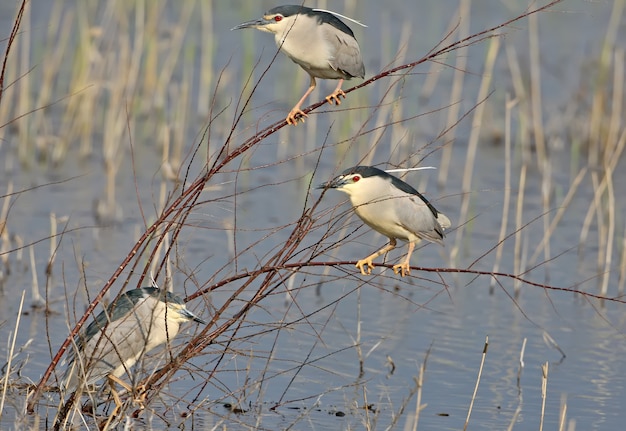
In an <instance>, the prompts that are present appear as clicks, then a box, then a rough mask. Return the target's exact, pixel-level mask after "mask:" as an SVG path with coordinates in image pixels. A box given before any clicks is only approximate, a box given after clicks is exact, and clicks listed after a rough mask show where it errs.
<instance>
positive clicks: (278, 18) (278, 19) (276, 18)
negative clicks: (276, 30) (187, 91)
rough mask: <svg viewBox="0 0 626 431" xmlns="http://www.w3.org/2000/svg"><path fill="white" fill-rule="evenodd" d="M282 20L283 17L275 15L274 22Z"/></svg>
mask: <svg viewBox="0 0 626 431" xmlns="http://www.w3.org/2000/svg"><path fill="white" fill-rule="evenodd" d="M282 20H283V17H282V16H280V15H276V16H275V17H274V21H276V22H279V21H282Z"/></svg>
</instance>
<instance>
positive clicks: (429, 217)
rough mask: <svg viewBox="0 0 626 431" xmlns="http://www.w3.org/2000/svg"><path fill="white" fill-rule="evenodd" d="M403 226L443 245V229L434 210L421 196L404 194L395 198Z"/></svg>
mask: <svg viewBox="0 0 626 431" xmlns="http://www.w3.org/2000/svg"><path fill="white" fill-rule="evenodd" d="M392 202H393V205H395V210H396V213H397V214H398V218H399V220H400V223H401V224H402V226H403V227H404V228H405V229H407V230H408V231H410V232H412V233H413V234H414V235H415V236H416V237H418V238H420V239H425V240H427V241H430V242H434V243H437V244H441V245H443V241H442V239H443V236H444V234H443V229H442V227H441V225H440V224H439V222H438V221H437V219H435V216H434V215H433V213H432V211H431V210H430V208H429V207H428V205H426V203H424V201H423V200H422V199H420V197H419V196H416V195H406V194H405V195H403V197H402V198H399V199H393V200H392Z"/></svg>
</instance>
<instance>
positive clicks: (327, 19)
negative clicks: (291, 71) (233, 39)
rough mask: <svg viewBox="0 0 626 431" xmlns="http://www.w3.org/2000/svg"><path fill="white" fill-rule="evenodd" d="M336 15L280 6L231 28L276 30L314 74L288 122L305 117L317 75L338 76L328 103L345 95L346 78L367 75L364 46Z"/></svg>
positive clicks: (296, 59) (285, 49)
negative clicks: (363, 54)
mask: <svg viewBox="0 0 626 431" xmlns="http://www.w3.org/2000/svg"><path fill="white" fill-rule="evenodd" d="M336 15H338V14H335V13H334V12H330V11H324V10H320V9H311V8H308V7H304V6H297V5H286V6H278V7H275V8H273V9H270V10H269V11H267V12H266V13H265V14H264V15H263V18H260V19H256V20H252V21H247V22H244V23H242V24H239V25H238V26H236V27H234V28H233V29H232V30H237V29H241V28H256V29H258V30H261V31H266V32H269V33H273V34H274V38H275V40H276V44H277V45H278V47H279V48H280V50H281V51H283V52H284V53H285V54H286V55H287V57H289V58H290V59H291V60H293V61H294V62H295V63H297V64H299V65H300V67H302V68H303V69H304V70H306V71H307V73H308V74H309V76H310V77H311V84H310V86H309V89H308V90H307V91H306V93H304V96H302V98H301V99H300V100H299V101H298V103H296V106H294V107H293V109H292V110H291V112H289V115H287V123H288V124H293V125H294V126H295V125H296V124H297V122H298V118H296V117H297V116H298V115H300V117H299V118H300V119H302V121H304V117H306V114H305V113H304V112H302V110H301V109H300V106H302V103H303V102H304V99H306V97H307V96H308V95H309V94H311V92H312V91H313V89H314V88H315V85H316V83H315V78H322V79H339V84H338V85H337V88H336V89H335V91H333V92H332V93H331V94H329V95H328V96H326V100H327V101H328V103H330V104H333V102H334V103H336V104H337V105H339V104H340V103H341V100H340V96H343V97H345V93H344V92H343V90H342V89H341V85H342V84H343V80H344V79H351V78H354V77H358V78H363V77H364V76H365V66H364V65H363V59H362V58H361V50H360V49H359V44H358V43H357V41H356V38H355V37H354V33H352V30H351V29H350V27H348V26H347V25H346V24H344V23H343V21H341V20H340V19H339V18H337V16H336Z"/></svg>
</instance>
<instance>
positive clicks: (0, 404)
mask: <svg viewBox="0 0 626 431" xmlns="http://www.w3.org/2000/svg"><path fill="white" fill-rule="evenodd" d="M25 296H26V291H25V290H23V291H22V298H21V299H20V306H19V307H18V309H17V317H16V319H15V329H14V330H13V339H12V340H11V346H10V348H9V353H8V357H7V364H6V367H5V368H6V374H5V375H4V384H3V385H2V397H1V398H0V420H1V419H2V412H3V411H4V402H5V400H6V394H7V388H8V387H9V376H10V375H11V363H12V362H13V353H14V352H15V342H16V341H17V331H18V330H19V328H20V320H21V318H22V308H23V307H24V297H25ZM9 336H10V335H9Z"/></svg>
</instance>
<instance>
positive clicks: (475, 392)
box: [463, 336, 489, 431]
mask: <svg viewBox="0 0 626 431" xmlns="http://www.w3.org/2000/svg"><path fill="white" fill-rule="evenodd" d="M488 348H489V337H488V336H487V337H485V345H484V346H483V355H482V358H481V360H480V368H479V369H478V376H477V377H476V385H475V386H474V393H473V394H472V400H471V401H470V405H469V408H468V409H467V417H466V418H465V424H464V425H463V431H465V430H467V426H468V425H469V420H470V416H471V414H472V408H473V407H474V401H475V400H476V394H477V393H478V385H479V384H480V378H481V376H482V374H483V367H484V366H485V358H486V357H487V349H488Z"/></svg>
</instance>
